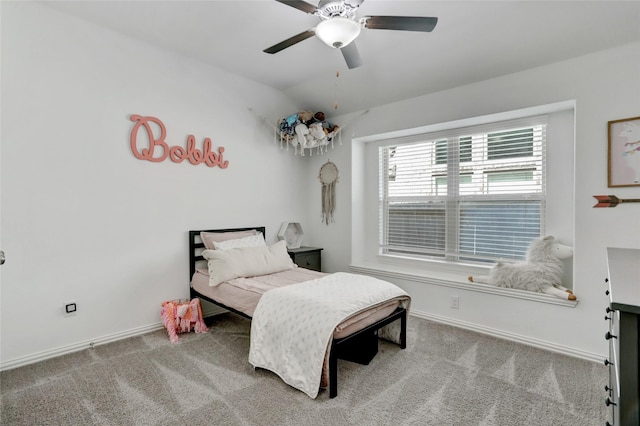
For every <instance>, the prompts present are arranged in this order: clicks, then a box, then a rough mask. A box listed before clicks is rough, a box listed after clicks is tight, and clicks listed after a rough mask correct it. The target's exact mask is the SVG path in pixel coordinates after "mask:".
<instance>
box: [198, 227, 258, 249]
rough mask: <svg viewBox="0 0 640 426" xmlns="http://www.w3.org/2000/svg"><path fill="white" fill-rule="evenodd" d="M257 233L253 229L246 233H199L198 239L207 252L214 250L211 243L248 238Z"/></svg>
mask: <svg viewBox="0 0 640 426" xmlns="http://www.w3.org/2000/svg"><path fill="white" fill-rule="evenodd" d="M257 232H258V231H256V230H255V229H249V230H247V231H236V232H204V231H203V232H200V238H201V239H202V242H203V243H204V247H205V248H206V249H208V250H215V247H213V242H214V241H216V242H220V241H227V240H235V239H238V238H243V237H248V236H249V235H256V233H257Z"/></svg>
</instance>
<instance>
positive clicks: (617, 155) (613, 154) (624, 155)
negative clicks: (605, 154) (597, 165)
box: [609, 117, 640, 188]
mask: <svg viewBox="0 0 640 426" xmlns="http://www.w3.org/2000/svg"><path fill="white" fill-rule="evenodd" d="M616 186H640V117H634V118H624V119H622V120H613V121H609V188H612V187H616Z"/></svg>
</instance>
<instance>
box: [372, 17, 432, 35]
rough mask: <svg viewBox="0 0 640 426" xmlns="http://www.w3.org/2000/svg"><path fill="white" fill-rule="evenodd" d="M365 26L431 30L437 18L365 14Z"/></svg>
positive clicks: (388, 28)
mask: <svg viewBox="0 0 640 426" xmlns="http://www.w3.org/2000/svg"><path fill="white" fill-rule="evenodd" d="M365 19H366V22H365V24H364V27H365V28H369V29H373V30H402V31H424V32H430V31H433V29H434V28H435V26H436V24H437V23H438V18H429V17H420V16H367V17H365Z"/></svg>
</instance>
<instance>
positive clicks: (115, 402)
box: [0, 314, 611, 426]
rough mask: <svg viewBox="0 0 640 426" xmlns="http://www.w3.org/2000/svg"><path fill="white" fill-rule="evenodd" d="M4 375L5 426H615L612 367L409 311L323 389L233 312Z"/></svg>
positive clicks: (0, 417)
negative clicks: (396, 338) (252, 357)
mask: <svg viewBox="0 0 640 426" xmlns="http://www.w3.org/2000/svg"><path fill="white" fill-rule="evenodd" d="M209 323H210V331H209V332H208V333H204V334H195V333H190V334H183V335H181V337H180V341H179V342H178V343H177V344H171V343H170V342H169V339H168V338H167V334H166V333H165V332H164V330H159V331H156V332H152V333H148V334H145V335H142V336H137V337H132V338H129V339H124V340H121V341H117V342H113V343H110V344H106V345H102V346H97V347H95V348H91V349H86V350H83V351H79V352H75V353H73V354H69V355H65V356H61V357H57V358H54V359H50V360H46V361H42V362H39V363H36V364H32V365H28V366H24V367H20V368H16V369H12V370H7V371H3V372H1V373H0V386H1V396H2V399H1V405H0V410H1V414H0V422H1V424H2V425H190V426H193V425H292V426H293V425H295V426H300V425H367V426H368V425H392V424H393V425H438V426H443V425H452V426H453V425H455V426H466V425H482V426H491V425H505V426H507V425H509V426H510V425H513V426H524V425H536V426H543V425H554V426H572V425H575V426H590V425H593V426H595V425H598V426H601V425H604V424H605V421H606V420H610V415H611V412H610V409H609V408H606V407H605V404H604V399H605V392H604V386H605V384H607V382H608V375H607V374H608V373H607V368H606V367H605V366H604V365H601V364H598V363H594V362H590V361H585V360H581V359H576V358H573V357H568V356H564V355H560V354H556V353H552V352H548V351H544V350H540V349H536V348H533V347H529V346H525V345H522V344H518V343H514V342H510V341H506V340H502V339H497V338H493V337H491V336H487V335H483V334H479V333H475V332H471V331H467V330H463V329H459V328H455V327H451V326H447V325H443V324H439V323H435V322H431V321H427V320H424V319H419V318H415V317H410V319H409V322H408V330H407V334H408V339H407V348H406V349H405V350H401V349H400V348H399V347H398V346H397V345H394V344H391V343H387V342H382V341H381V342H380V345H379V351H378V354H377V355H376V357H375V358H374V359H373V361H371V363H370V364H369V365H367V366H363V365H359V364H354V363H351V362H348V361H339V364H338V365H339V367H338V396H337V397H336V398H334V399H330V398H329V396H328V391H325V390H323V391H321V393H320V394H319V395H318V397H317V398H316V399H311V398H309V397H308V396H307V395H305V394H304V393H302V392H300V391H298V390H295V389H294V388H291V387H289V386H288V385H286V384H285V383H284V382H283V381H282V380H280V378H279V377H277V376H276V375H275V374H273V373H271V372H269V371H266V370H254V369H253V368H252V367H251V365H250V364H249V363H248V361H247V357H248V353H249V332H250V322H249V321H248V320H246V319H244V318H241V317H238V316H236V315H233V314H223V315H220V316H217V317H215V318H213V319H212V320H211V319H210V320H209Z"/></svg>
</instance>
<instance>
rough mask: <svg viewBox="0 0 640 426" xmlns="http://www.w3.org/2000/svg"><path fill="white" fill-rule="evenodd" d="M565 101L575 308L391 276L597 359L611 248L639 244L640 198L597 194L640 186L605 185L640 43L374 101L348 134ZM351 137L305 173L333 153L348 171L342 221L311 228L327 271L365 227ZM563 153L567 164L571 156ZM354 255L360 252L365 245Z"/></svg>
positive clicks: (440, 313) (314, 198)
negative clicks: (598, 203)
mask: <svg viewBox="0 0 640 426" xmlns="http://www.w3.org/2000/svg"><path fill="white" fill-rule="evenodd" d="M425 78H428V76H427V77H425ZM568 100H575V102H576V113H575V114H576V129H575V134H576V140H575V160H576V161H575V188H574V193H575V200H574V202H573V214H574V218H573V222H574V224H575V229H574V230H571V231H569V232H573V234H574V237H573V241H574V245H575V255H574V259H573V264H574V271H573V272H574V290H575V292H576V294H577V295H578V297H579V303H578V305H577V306H576V307H575V308H570V307H566V306H557V305H550V304H547V303H541V302H533V301H528V300H521V299H514V298H511V297H504V296H500V295H495V294H485V293H478V292H474V291H467V290H464V289H462V290H461V289H459V288H454V289H452V288H450V287H442V286H438V285H430V284H426V283H421V282H416V281H409V280H402V279H393V278H391V279H389V278H387V279H389V280H391V281H394V282H396V283H397V284H398V285H400V286H402V287H403V288H405V289H406V290H408V291H409V292H410V294H411V295H412V296H413V303H412V311H413V312H414V314H418V315H422V316H425V317H431V318H434V319H438V320H442V321H446V322H450V323H453V324H457V325H461V326H468V327H471V328H475V329H478V330H481V331H487V332H495V333H496V334H500V335H503V336H505V337H509V338H514V339H516V340H522V341H529V342H531V343H532V344H539V345H541V346H545V347H552V348H555V349H557V350H563V351H566V352H571V353H573V354H576V355H578V356H584V357H587V358H594V359H599V358H603V357H604V356H605V355H606V354H607V353H608V352H607V351H608V349H607V348H608V346H607V343H606V342H605V340H604V338H603V335H604V333H605V331H606V329H607V324H606V322H605V321H604V309H605V306H606V304H607V298H606V296H605V294H604V290H605V284H604V278H605V277H606V275H607V269H606V252H605V248H606V247H608V246H616V247H635V248H638V247H640V205H637V204H628V205H625V204H623V205H620V206H618V207H616V208H613V209H593V208H592V206H593V205H594V204H595V200H594V199H593V198H592V196H593V195H596V194H598V195H599V194H615V195H617V196H619V197H621V198H638V197H640V188H638V187H633V188H607V121H610V120H615V119H620V118H628V117H636V116H638V115H640V43H635V44H630V45H625V46H621V47H619V48H615V49H610V50H606V51H602V52H599V53H596V54H592V55H588V56H584V57H580V58H576V59H571V60H567V61H563V62H560V63H556V64H553V65H549V66H545V67H540V68H536V69H531V70H528V71H525V72H521V73H517V74H512V75H507V76H504V77H500V78H496V79H492V80H488V81H484V82H480V83H477V84H472V85H468V86H463V87H458V88H455V89H452V90H447V91H444V92H439V93H435V94H432V95H428V96H423V97H418V98H414V99H408V100H405V101H401V102H397V103H394V104H389V105H384V106H381V107H378V108H374V109H372V110H371V111H370V112H369V113H367V114H365V115H363V116H362V117H361V118H359V119H357V120H356V121H355V122H354V123H353V125H352V126H351V127H350V128H349V129H348V131H346V132H345V134H344V135H343V138H344V137H345V136H351V135H352V134H355V137H356V138H362V137H366V136H369V135H375V134H380V133H386V132H390V131H395V130H399V129H406V128H414V127H421V126H426V125H430V124H435V123H443V122H448V121H453V120H459V119H465V118H470V117H477V116H481V115H487V114H493V113H499V112H504V111H512V110H516V109H521V108H529V107H535V106H539V105H545V104H551V103H555V102H562V101H568ZM350 119H351V117H349V116H346V117H336V118H335V120H334V121H336V122H337V123H338V124H340V123H341V122H349V120H350ZM563 143H566V144H573V143H574V141H573V140H565V141H563ZM351 145H352V144H351V142H349V140H348V138H347V139H345V140H344V145H343V146H342V147H338V148H337V149H335V150H334V151H330V152H329V155H328V156H324V157H313V159H312V163H313V165H312V166H311V167H310V169H311V170H310V171H309V172H308V177H309V180H311V179H312V178H313V177H314V175H317V171H318V169H319V167H320V165H321V164H322V163H323V162H325V161H327V159H328V158H330V159H331V161H333V162H334V163H336V165H337V166H338V168H339V169H340V171H341V174H340V182H339V184H338V186H337V210H336V217H335V223H333V224H331V225H329V226H325V225H323V224H321V223H320V222H319V220H318V221H311V222H310V223H309V225H308V226H307V227H306V229H307V231H308V232H307V233H308V234H309V237H310V238H312V239H313V241H314V243H315V244H317V245H319V246H321V247H324V251H323V264H324V266H325V268H326V270H328V271H343V270H348V268H349V266H350V263H351V262H352V261H353V259H352V254H351V250H352V245H351V241H347V237H346V236H347V235H350V234H351V233H352V228H353V235H355V236H357V237H358V238H359V235H360V234H359V233H360V232H363V230H362V229H361V226H360V225H361V223H360V218H359V217H352V216H351V212H352V203H355V204H361V203H360V200H361V198H362V197H363V196H364V194H362V191H361V190H360V189H359V188H357V187H352V181H353V176H356V177H359V176H361V174H362V173H363V171H362V170H359V169H356V170H351V169H350V165H351V163H352V156H359V155H361V150H362V147H361V146H357V145H356V146H353V152H352V146H351ZM550 161H556V160H555V159H550ZM566 161H568V162H569V163H570V162H571V159H566ZM553 184H554V183H553V182H548V185H553ZM316 191H319V188H318V189H312V191H311V192H310V194H309V205H310V207H311V208H312V210H313V211H316V210H317V211H318V214H319V212H320V197H319V192H316ZM371 214H373V215H377V212H371ZM567 214H572V213H571V212H567ZM353 255H354V257H355V258H356V259H357V258H358V256H359V253H357V252H356V253H354V254H353ZM452 294H455V295H458V296H459V297H460V309H459V310H452V309H450V308H449V298H450V296H451V295H452Z"/></svg>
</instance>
